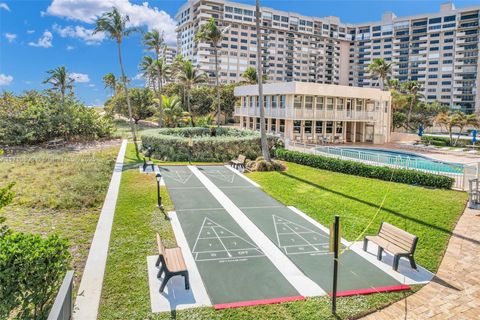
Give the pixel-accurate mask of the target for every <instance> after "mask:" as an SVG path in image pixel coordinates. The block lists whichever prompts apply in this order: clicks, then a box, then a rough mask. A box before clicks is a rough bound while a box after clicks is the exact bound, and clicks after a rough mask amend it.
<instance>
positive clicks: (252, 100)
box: [250, 97, 255, 109]
mask: <svg viewBox="0 0 480 320" xmlns="http://www.w3.org/2000/svg"><path fill="white" fill-rule="evenodd" d="M250 108H252V109H253V108H255V97H250Z"/></svg>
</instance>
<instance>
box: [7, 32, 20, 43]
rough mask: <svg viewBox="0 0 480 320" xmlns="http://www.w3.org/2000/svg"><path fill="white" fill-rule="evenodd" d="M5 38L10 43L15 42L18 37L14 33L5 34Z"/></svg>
mask: <svg viewBox="0 0 480 320" xmlns="http://www.w3.org/2000/svg"><path fill="white" fill-rule="evenodd" d="M5 38H7V40H8V42H13V40H15V39H16V38H17V35H16V34H14V33H8V32H7V33H5Z"/></svg>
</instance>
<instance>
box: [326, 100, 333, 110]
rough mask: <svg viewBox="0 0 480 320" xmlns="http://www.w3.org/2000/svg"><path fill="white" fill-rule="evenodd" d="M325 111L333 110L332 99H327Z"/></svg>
mask: <svg viewBox="0 0 480 320" xmlns="http://www.w3.org/2000/svg"><path fill="white" fill-rule="evenodd" d="M327 110H333V98H327Z"/></svg>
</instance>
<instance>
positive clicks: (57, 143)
mask: <svg viewBox="0 0 480 320" xmlns="http://www.w3.org/2000/svg"><path fill="white" fill-rule="evenodd" d="M65 144H66V142H65V140H64V139H62V138H56V139H53V140H50V141H48V142H47V148H48V149H50V148H53V149H56V148H58V147H64V146H65Z"/></svg>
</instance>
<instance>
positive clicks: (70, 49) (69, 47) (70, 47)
mask: <svg viewBox="0 0 480 320" xmlns="http://www.w3.org/2000/svg"><path fill="white" fill-rule="evenodd" d="M66 49H67V50H68V51H72V50H74V49H75V47H74V46H67V48H66Z"/></svg>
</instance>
